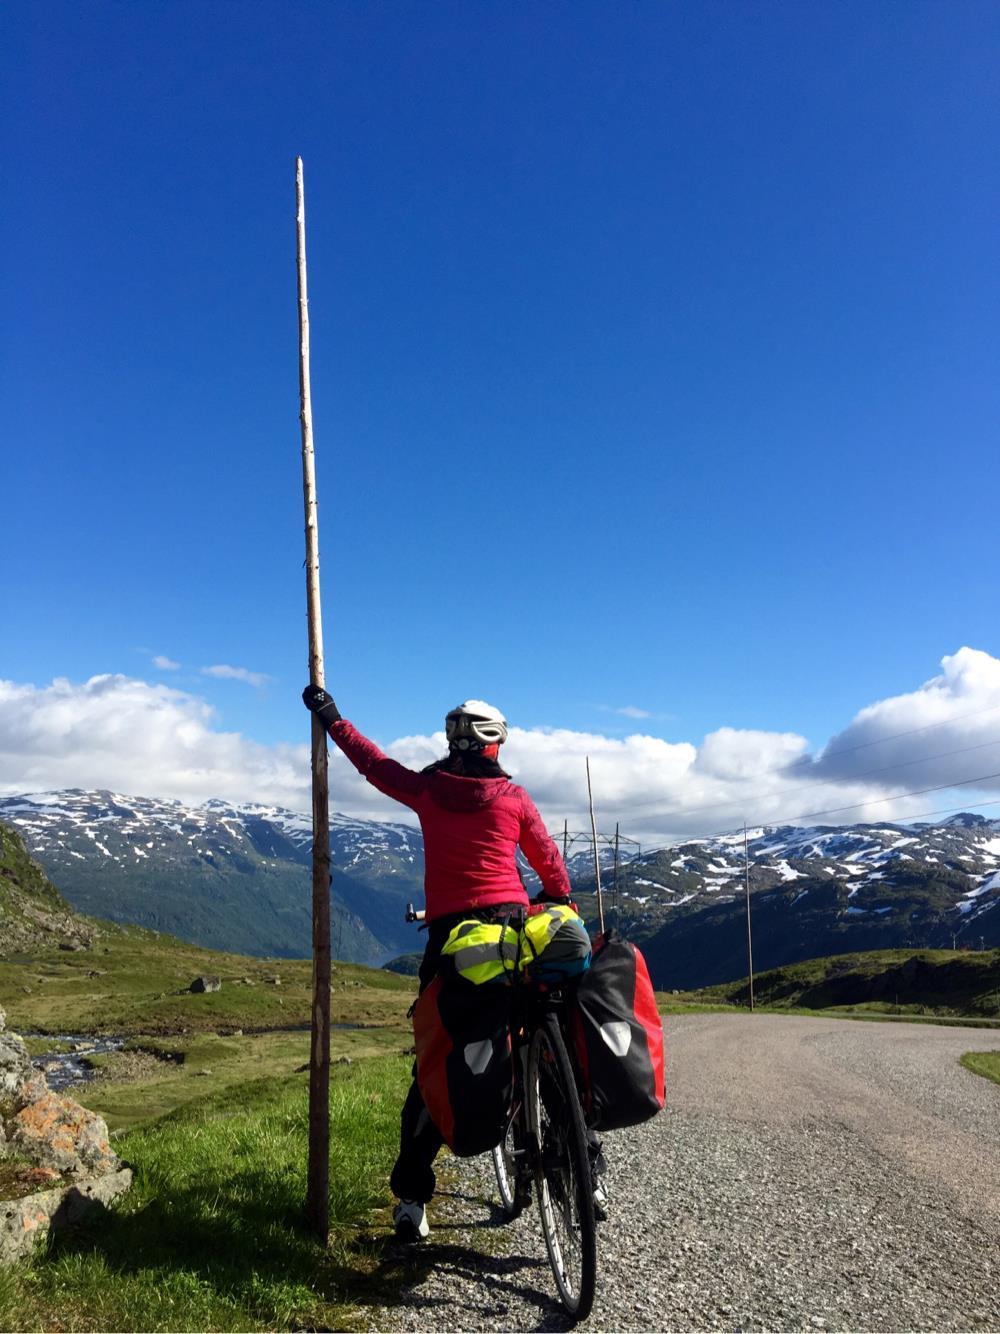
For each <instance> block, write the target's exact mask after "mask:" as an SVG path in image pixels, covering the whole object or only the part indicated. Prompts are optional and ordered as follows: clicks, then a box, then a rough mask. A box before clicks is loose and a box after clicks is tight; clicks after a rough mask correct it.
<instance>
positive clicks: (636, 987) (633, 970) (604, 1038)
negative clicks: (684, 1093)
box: [571, 931, 665, 1130]
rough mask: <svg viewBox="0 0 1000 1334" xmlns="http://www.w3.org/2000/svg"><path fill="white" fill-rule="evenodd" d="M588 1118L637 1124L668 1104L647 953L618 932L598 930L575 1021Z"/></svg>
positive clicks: (604, 1124)
mask: <svg viewBox="0 0 1000 1334" xmlns="http://www.w3.org/2000/svg"><path fill="white" fill-rule="evenodd" d="M571 1027H572V1033H573V1045H574V1048H575V1052H576V1057H577V1065H578V1069H579V1073H580V1080H581V1085H582V1088H581V1095H582V1099H583V1106H584V1111H585V1113H586V1116H587V1124H588V1125H589V1126H591V1127H592V1128H593V1129H594V1130H620V1129H622V1128H623V1127H625V1126H635V1125H639V1124H640V1123H641V1122H643V1121H648V1120H649V1119H650V1117H653V1116H655V1115H656V1113H657V1112H659V1111H662V1110H663V1106H664V1103H665V1096H664V1074H663V1024H662V1022H661V1020H660V1013H659V1010H658V1009H657V1005H656V996H655V995H654V992H653V985H652V983H651V982H650V980H649V972H648V971H647V969H646V962H645V960H644V959H643V957H642V955H641V954H640V953H639V951H638V950H637V949H636V947H635V946H634V945H632V944H631V943H630V942H629V941H627V940H622V939H621V937H620V936H619V935H618V933H617V932H616V931H609V932H607V933H606V934H605V935H603V936H598V938H597V939H596V940H595V941H594V953H593V957H592V960H591V965H590V968H589V969H588V970H587V971H586V972H585V973H584V974H583V976H582V977H581V978H580V981H579V983H578V984H577V987H576V990H575V997H574V1003H573V1013H572V1021H571Z"/></svg>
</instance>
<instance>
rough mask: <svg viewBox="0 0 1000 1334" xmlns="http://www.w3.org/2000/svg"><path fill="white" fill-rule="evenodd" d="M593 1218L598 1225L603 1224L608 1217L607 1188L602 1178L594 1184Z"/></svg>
mask: <svg viewBox="0 0 1000 1334" xmlns="http://www.w3.org/2000/svg"><path fill="white" fill-rule="evenodd" d="M594 1217H595V1218H596V1220H597V1221H598V1223H603V1222H605V1221H606V1220H607V1217H608V1188H607V1186H605V1184H604V1180H603V1178H602V1177H598V1178H597V1180H596V1181H595V1182H594Z"/></svg>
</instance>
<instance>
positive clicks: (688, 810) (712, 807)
mask: <svg viewBox="0 0 1000 1334" xmlns="http://www.w3.org/2000/svg"><path fill="white" fill-rule="evenodd" d="M990 746H1000V737H995V738H994V739H993V740H992V741H980V742H978V743H977V744H976V745H975V746H962V747H960V748H959V749H957V750H945V751H941V752H940V753H939V754H937V755H918V756H917V758H916V759H914V760H900V761H899V763H898V764H884V765H882V766H881V767H880V768H878V769H863V770H862V771H861V772H860V773H857V774H849V775H847V776H846V777H845V778H843V779H837V778H829V779H826V780H824V779H822V778H817V779H815V782H817V783H819V782H824V781H827V782H831V783H832V782H838V781H840V782H852V783H853V782H856V781H857V780H858V779H861V778H870V777H871V776H872V775H873V774H884V773H889V772H891V771H893V770H895V769H906V768H910V767H912V766H913V765H914V764H930V763H931V762H932V761H934V760H946V759H949V758H950V757H951V756H953V755H967V754H968V753H969V752H970V751H973V750H986V749H988V747H990ZM774 772H778V771H777V770H775V771H774ZM737 781H738V782H747V781H749V780H747V779H745V778H740V779H738V780H737ZM807 786H808V785H804V784H801V783H796V784H795V785H794V786H793V787H784V788H781V787H779V788H775V789H772V790H771V791H770V792H763V793H760V794H759V795H760V796H761V797H775V796H780V795H786V796H787V795H788V794H789V793H792V792H805V791H806V790H807ZM945 786H947V787H953V786H957V785H956V784H952V783H948V784H945ZM758 799H759V798H758ZM739 804H745V802H744V799H743V798H742V797H739V796H736V797H731V798H730V799H729V800H728V801H712V802H708V803H706V804H705V805H704V806H672V807H670V808H669V809H668V810H665V811H663V812H662V814H663V815H690V814H692V813H693V812H695V811H718V810H726V809H728V808H729V807H730V806H736V805H739ZM858 804H859V805H863V804H864V803H861V802H859V803H858ZM661 805H663V800H660V801H645V802H637V803H636V804H634V805H632V806H631V807H630V808H629V809H630V810H634V811H641V810H650V809H651V808H653V807H655V806H661Z"/></svg>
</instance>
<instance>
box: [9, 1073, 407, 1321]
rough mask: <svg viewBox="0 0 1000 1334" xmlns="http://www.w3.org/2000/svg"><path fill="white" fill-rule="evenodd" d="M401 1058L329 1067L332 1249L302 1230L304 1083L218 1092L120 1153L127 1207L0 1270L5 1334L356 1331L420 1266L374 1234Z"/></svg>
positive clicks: (400, 1085) (125, 1142)
mask: <svg viewBox="0 0 1000 1334" xmlns="http://www.w3.org/2000/svg"><path fill="white" fill-rule="evenodd" d="M408 1080H409V1061H407V1060H406V1059H405V1058H403V1057H401V1056H398V1055H397V1056H377V1057H373V1058H372V1059H369V1060H363V1061H358V1062H356V1063H354V1064H352V1065H350V1066H337V1067H335V1068H334V1071H333V1079H332V1083H331V1088H330V1122H331V1148H332V1152H331V1173H330V1175H331V1180H330V1215H331V1242H330V1246H329V1247H328V1248H327V1249H323V1248H322V1247H320V1246H319V1245H318V1244H317V1243H316V1242H315V1241H314V1240H313V1239H312V1237H311V1236H310V1235H309V1234H308V1232H307V1231H306V1230H305V1228H304V1226H303V1218H302V1202H303V1200H304V1197H305V1189H306V1177H305V1173H306V1148H307V1133H308V1113H307V1090H306V1079H305V1077H304V1076H297V1077H292V1078H284V1079H276V1078H272V1079H263V1080H258V1081H257V1082H255V1083H249V1084H248V1083H241V1084H239V1085H238V1086H233V1087H231V1088H227V1089H223V1090H220V1091H218V1092H216V1093H214V1094H212V1095H209V1096H207V1097H205V1098H204V1099H202V1100H200V1101H199V1102H198V1103H197V1104H191V1105H189V1106H187V1107H185V1108H183V1109H182V1110H180V1111H178V1112H175V1113H173V1114H172V1115H170V1116H168V1117H166V1118H164V1119H162V1120H160V1121H157V1122H155V1123H153V1124H151V1125H146V1126H143V1127H141V1128H139V1129H137V1130H134V1131H132V1132H130V1133H128V1134H126V1135H124V1136H122V1137H121V1138H120V1139H118V1140H117V1141H116V1148H117V1149H118V1152H119V1153H120V1154H121V1156H122V1157H123V1158H124V1159H125V1160H126V1161H128V1162H129V1163H131V1165H132V1166H133V1168H134V1170H135V1184H134V1186H133V1189H132V1191H131V1192H130V1193H129V1195H128V1196H126V1197H125V1198H123V1199H122V1200H120V1201H118V1202H116V1204H115V1205H114V1206H113V1207H112V1208H111V1209H110V1210H109V1211H105V1212H103V1213H102V1215H101V1216H100V1217H97V1218H94V1217H92V1218H91V1220H90V1221H89V1222H87V1223H86V1224H84V1225H81V1226H80V1227H78V1228H76V1229H75V1230H73V1231H71V1232H69V1233H66V1234H64V1235H63V1236H62V1237H61V1238H60V1239H59V1240H58V1241H57V1242H56V1243H55V1244H54V1246H53V1247H52V1248H51V1249H50V1250H49V1251H48V1252H46V1253H42V1254H40V1255H38V1256H37V1257H36V1258H35V1259H34V1261H33V1262H32V1263H30V1264H24V1265H20V1266H17V1267H15V1268H13V1269H9V1270H0V1329H4V1330H10V1331H26V1330H38V1329H46V1330H58V1331H91V1330H116V1331H117V1330H135V1331H140V1330H141V1331H145V1330H198V1331H201V1330H219V1331H223V1330H266V1329H274V1330H289V1329H304V1328H313V1329H351V1328H355V1327H357V1326H358V1320H359V1317H358V1314H357V1307H358V1306H359V1305H365V1304H370V1303H379V1304H382V1303H391V1301H392V1300H393V1295H394V1292H395V1290H396V1289H397V1287H398V1285H399V1284H400V1283H401V1282H405V1281H412V1279H413V1278H414V1277H415V1275H416V1272H417V1269H416V1265H417V1264H418V1263H419V1261H415V1260H414V1259H413V1258H412V1257H411V1256H409V1255H404V1254H401V1253H400V1252H399V1251H397V1250H396V1249H395V1248H394V1247H393V1246H392V1244H391V1242H389V1241H387V1240H386V1238H385V1237H384V1235H383V1236H377V1235H373V1234H372V1232H371V1231H370V1230H369V1229H370V1228H371V1227H372V1226H373V1225H374V1224H377V1223H383V1222H384V1221H385V1219H383V1218H382V1217H381V1214H380V1211H381V1210H382V1208H383V1206H384V1203H385V1199H386V1198H387V1187H386V1180H387V1176H388V1172H389V1169H390V1167H391V1165H392V1161H393V1158H394V1156H395V1152H396V1144H397V1135H398V1127H399V1106H400V1103H401V1101H402V1098H403V1096H404V1094H405V1091H406V1087H407V1084H408Z"/></svg>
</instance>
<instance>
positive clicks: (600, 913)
mask: <svg viewBox="0 0 1000 1334" xmlns="http://www.w3.org/2000/svg"><path fill="white" fill-rule="evenodd" d="M587 798H588V800H589V802H590V832H591V835H592V837H593V840H594V878H595V879H596V881H597V922H598V926H599V928H600V932H601V935H602V936H603V935H604V895H603V893H602V892H601V855H600V853H599V852H598V849H597V821H596V820H595V819H594V792H593V789H592V788H591V786H590V756H589V755H588V756H587Z"/></svg>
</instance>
